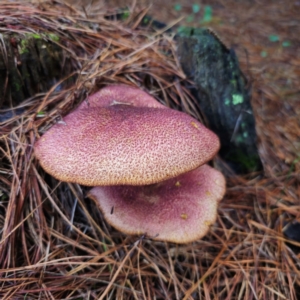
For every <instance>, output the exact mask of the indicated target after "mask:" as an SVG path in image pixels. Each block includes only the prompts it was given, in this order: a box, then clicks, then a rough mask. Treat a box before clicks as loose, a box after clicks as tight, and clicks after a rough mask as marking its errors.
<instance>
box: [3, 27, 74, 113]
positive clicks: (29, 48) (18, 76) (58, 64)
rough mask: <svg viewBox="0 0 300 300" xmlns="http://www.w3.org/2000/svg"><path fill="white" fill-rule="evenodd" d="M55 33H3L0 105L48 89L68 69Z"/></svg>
mask: <svg viewBox="0 0 300 300" xmlns="http://www.w3.org/2000/svg"><path fill="white" fill-rule="evenodd" d="M57 42H58V37H57V36H55V35H54V34H53V35H51V34H47V35H46V34H45V35H38V34H28V33H27V34H16V33H13V34H12V33H5V34H3V39H2V47H1V48H2V51H0V108H9V107H15V106H17V105H18V104H20V103H21V102H22V101H23V100H25V99H27V98H29V97H32V96H34V95H36V94H38V93H42V92H48V91H49V89H50V88H51V87H53V85H54V84H55V83H57V82H58V81H59V80H60V79H62V78H64V76H66V75H67V74H69V73H70V72H71V70H70V68H71V67H70V64H69V63H68V59H66V53H65V52H64V51H63V49H62V48H61V47H60V46H59V44H58V43H57Z"/></svg>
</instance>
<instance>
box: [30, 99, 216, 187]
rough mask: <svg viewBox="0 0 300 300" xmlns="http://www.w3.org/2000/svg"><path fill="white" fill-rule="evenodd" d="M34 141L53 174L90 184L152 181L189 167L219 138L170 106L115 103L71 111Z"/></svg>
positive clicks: (209, 151)
mask: <svg viewBox="0 0 300 300" xmlns="http://www.w3.org/2000/svg"><path fill="white" fill-rule="evenodd" d="M63 120H64V123H62V124H58V123H57V124H55V125H54V126H52V128H51V129H50V130H48V131H47V132H46V133H45V134H44V135H43V136H42V137H41V138H40V139H39V140H38V141H37V142H36V144H35V146H34V151H35V155H36V157H37V158H38V159H39V161H40V164H41V166H42V167H43V168H44V169H45V171H47V172H48V173H49V174H51V175H52V176H54V177H55V178H57V179H59V180H62V181H67V182H75V183H79V184H83V185H88V186H97V185H117V184H130V185H144V184H152V183H156V182H159V181H163V180H166V179H168V178H171V177H175V176H178V175H179V174H181V173H185V172H188V171H190V170H193V169H195V168H197V167H199V166H200V165H202V164H204V163H205V162H207V161H208V160H210V159H211V158H212V157H213V156H214V155H215V154H216V152H217V151H218V150H219V139H218V137H217V136H216V135H215V134H214V133H213V132H211V131H210V130H208V129H207V128H206V127H205V126H203V125H202V124H201V123H199V122H198V121H197V120H195V119H194V118H192V117H190V116H189V115H187V114H184V113H182V112H178V111H175V110H171V109H159V108H148V107H134V106H130V105H113V106H109V107H95V108H87V109H79V110H75V111H74V112H72V113H71V114H69V115H67V116H66V117H65V118H64V119H63Z"/></svg>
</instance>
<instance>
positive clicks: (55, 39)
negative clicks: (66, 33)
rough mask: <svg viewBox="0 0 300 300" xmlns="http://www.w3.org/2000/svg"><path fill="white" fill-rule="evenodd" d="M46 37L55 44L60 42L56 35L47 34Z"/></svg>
mask: <svg viewBox="0 0 300 300" xmlns="http://www.w3.org/2000/svg"><path fill="white" fill-rule="evenodd" d="M46 36H47V37H48V38H49V39H50V40H51V41H53V42H58V41H59V36H58V35H57V34H55V33H46Z"/></svg>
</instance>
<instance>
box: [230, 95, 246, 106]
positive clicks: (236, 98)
mask: <svg viewBox="0 0 300 300" xmlns="http://www.w3.org/2000/svg"><path fill="white" fill-rule="evenodd" d="M243 102H244V98H243V96H242V95H240V94H233V95H232V104H233V105H237V104H241V103H243Z"/></svg>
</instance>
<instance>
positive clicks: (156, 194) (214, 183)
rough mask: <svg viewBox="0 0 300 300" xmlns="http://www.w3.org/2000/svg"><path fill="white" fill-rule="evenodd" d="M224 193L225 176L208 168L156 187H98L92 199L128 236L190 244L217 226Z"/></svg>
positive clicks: (93, 190)
mask: <svg viewBox="0 0 300 300" xmlns="http://www.w3.org/2000/svg"><path fill="white" fill-rule="evenodd" d="M224 192H225V180H224V177H223V175H222V174H221V173H220V172H219V171H217V170H215V169H213V168H211V167H210V166H208V165H206V164H205V165H203V166H201V167H199V168H197V169H195V170H193V171H190V172H187V173H184V174H182V175H179V176H177V177H175V178H171V179H168V180H166V181H163V182H160V183H156V184H153V185H144V186H128V185H127V186H126V185H120V186H98V187H94V188H92V189H91V191H90V192H89V195H88V196H89V197H90V198H92V199H94V200H95V201H97V202H98V203H99V206H100V208H101V210H102V212H103V215H104V218H105V219H106V220H107V221H108V222H109V223H110V224H111V225H112V226H113V227H115V228H117V229H118V230H120V231H122V232H124V233H127V234H145V233H146V234H147V236H150V237H152V238H154V239H157V240H163V241H170V242H175V243H188V242H191V241H195V240H197V239H200V238H201V237H203V236H204V235H205V234H206V233H207V231H208V229H209V227H210V225H212V224H213V223H214V222H215V220H216V217H217V206H218V203H219V201H220V200H221V199H222V197H223V195H224Z"/></svg>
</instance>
